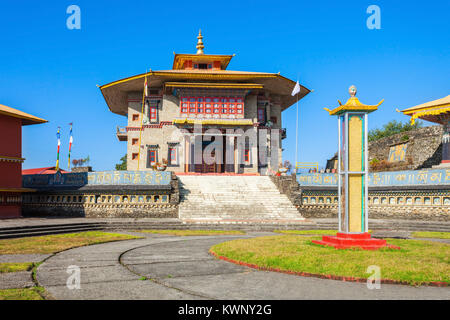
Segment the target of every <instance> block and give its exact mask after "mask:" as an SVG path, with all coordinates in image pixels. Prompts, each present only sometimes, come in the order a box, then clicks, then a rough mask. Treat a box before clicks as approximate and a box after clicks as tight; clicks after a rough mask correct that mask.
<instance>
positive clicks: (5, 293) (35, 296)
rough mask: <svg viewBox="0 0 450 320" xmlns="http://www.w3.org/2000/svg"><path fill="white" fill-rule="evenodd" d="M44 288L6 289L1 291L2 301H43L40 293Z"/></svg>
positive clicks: (0, 298) (0, 297)
mask: <svg viewBox="0 0 450 320" xmlns="http://www.w3.org/2000/svg"><path fill="white" fill-rule="evenodd" d="M41 290H43V289H42V288H37V287H34V288H25V289H5V290H0V300H43V298H42V296H41V295H40V294H39V291H41Z"/></svg>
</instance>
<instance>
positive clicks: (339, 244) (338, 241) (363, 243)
mask: <svg viewBox="0 0 450 320" xmlns="http://www.w3.org/2000/svg"><path fill="white" fill-rule="evenodd" d="M312 242H313V243H315V244H320V245H322V246H329V247H334V248H336V249H350V248H361V249H364V250H378V249H380V248H393V249H400V247H397V246H393V245H390V244H387V243H386V240H383V239H374V238H372V237H371V235H370V233H368V232H365V233H355V234H353V233H339V232H338V233H337V234H336V236H322V240H320V241H319V240H312Z"/></svg>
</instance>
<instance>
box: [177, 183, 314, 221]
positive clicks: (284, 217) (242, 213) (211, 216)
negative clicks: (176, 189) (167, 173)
mask: <svg viewBox="0 0 450 320" xmlns="http://www.w3.org/2000/svg"><path fill="white" fill-rule="evenodd" d="M178 179H179V180H180V201H181V202H180V205H179V218H180V219H181V220H182V221H183V222H185V223H230V224H235V223H239V224H240V223H243V224H246V223H267V224H277V223H280V224H286V223H299V222H300V223H301V222H302V221H303V220H305V219H304V218H303V217H302V216H301V214H300V213H299V212H298V211H297V209H296V208H295V207H294V206H293V205H292V203H291V201H290V200H289V199H288V197H287V196H286V195H284V194H281V193H280V192H279V191H278V189H277V187H276V186H275V184H274V183H273V182H272V180H271V179H270V178H269V177H268V176H220V175H217V176H215V175H212V176H188V175H186V176H178Z"/></svg>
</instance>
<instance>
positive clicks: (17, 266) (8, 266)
mask: <svg viewBox="0 0 450 320" xmlns="http://www.w3.org/2000/svg"><path fill="white" fill-rule="evenodd" d="M33 267H34V263H33V262H21V263H17V262H4V263H0V273H7V272H19V271H31V269H33Z"/></svg>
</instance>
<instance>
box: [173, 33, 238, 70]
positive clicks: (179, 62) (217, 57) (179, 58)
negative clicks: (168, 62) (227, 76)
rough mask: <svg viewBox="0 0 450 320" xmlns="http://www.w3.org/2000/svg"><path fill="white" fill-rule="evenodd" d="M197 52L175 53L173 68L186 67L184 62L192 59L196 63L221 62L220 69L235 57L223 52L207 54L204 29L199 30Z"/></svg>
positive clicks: (225, 66) (223, 68)
mask: <svg viewBox="0 0 450 320" xmlns="http://www.w3.org/2000/svg"><path fill="white" fill-rule="evenodd" d="M197 39H198V42H197V46H196V48H197V53H196V54H184V53H175V52H174V55H175V57H174V58H173V66H172V69H174V70H180V69H184V63H185V62H186V61H189V60H190V61H192V62H194V63H207V64H208V63H212V62H214V61H219V62H220V69H222V70H225V69H226V68H227V66H228V64H229V63H230V60H231V59H232V58H233V57H234V54H233V55H222V54H205V53H204V52H203V49H204V48H205V46H204V45H203V41H202V39H203V36H202V30H200V31H199V32H198V36H197Z"/></svg>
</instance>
